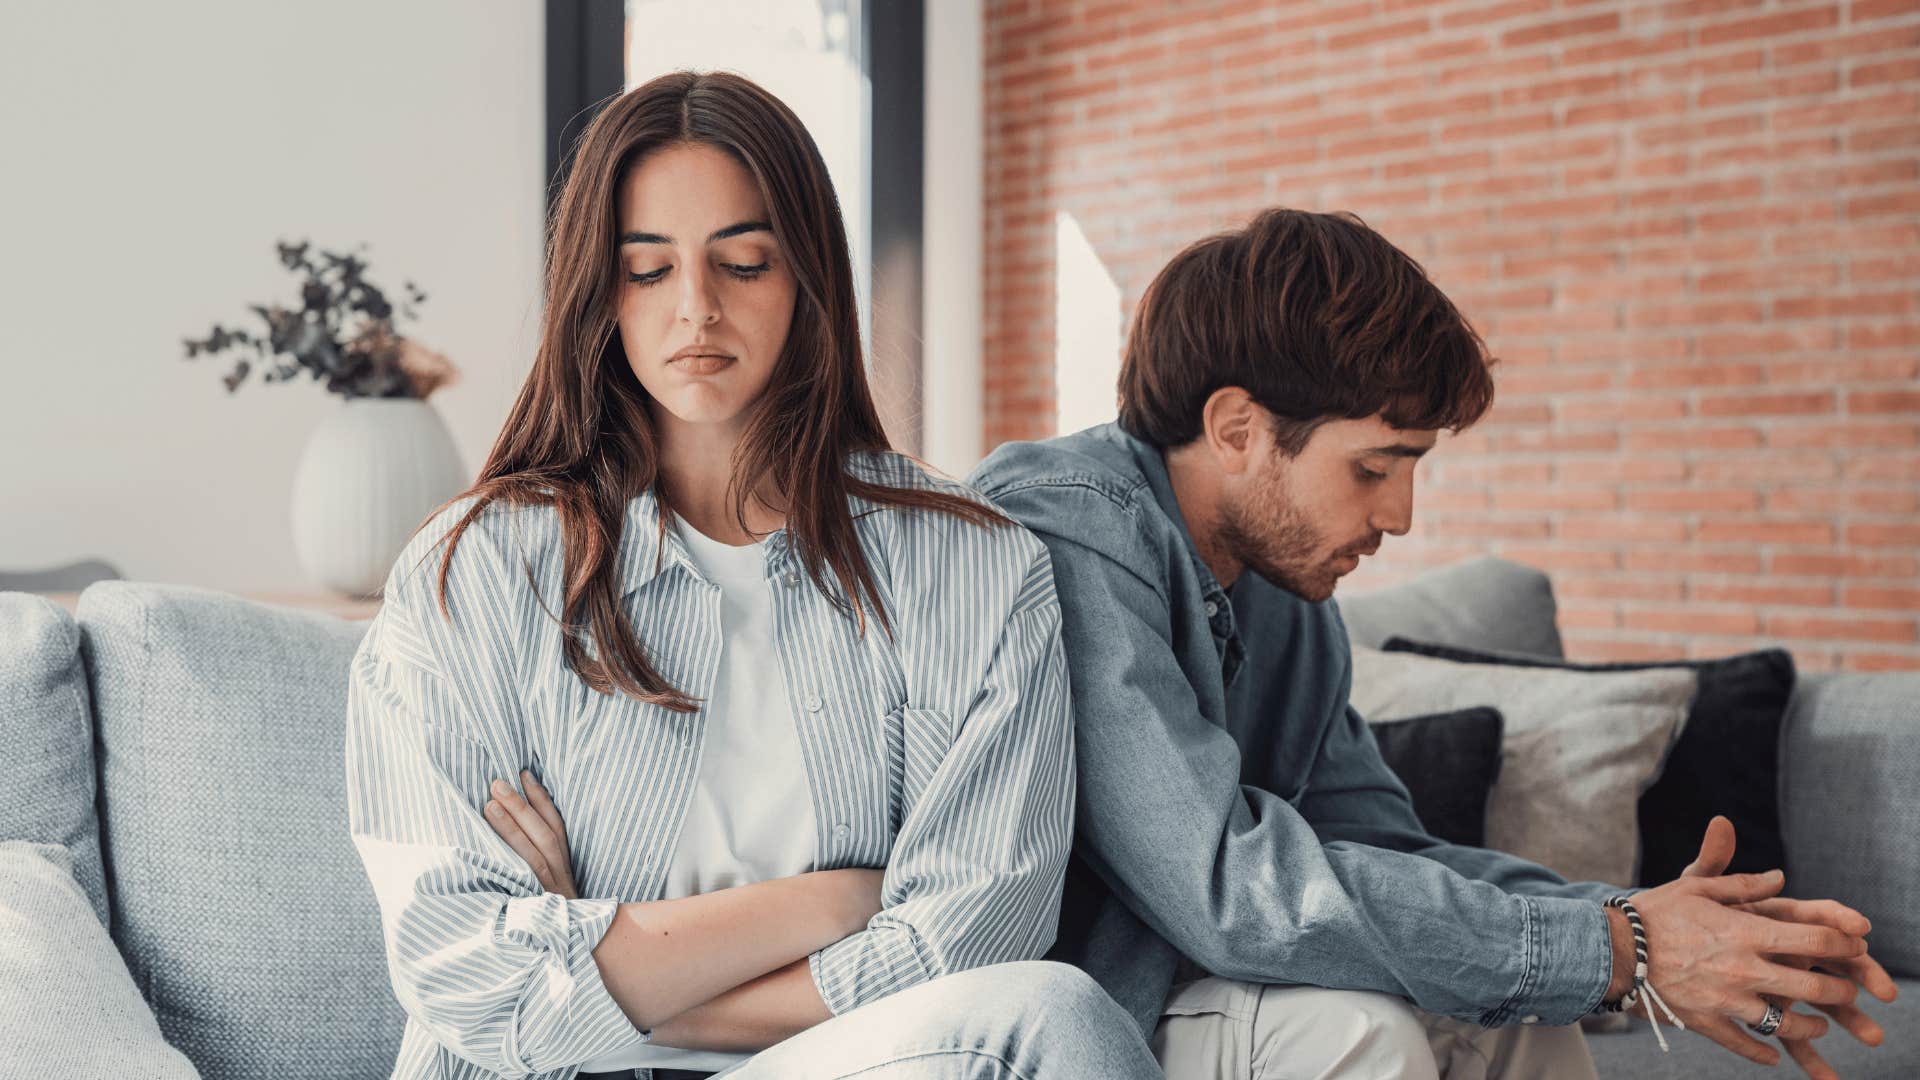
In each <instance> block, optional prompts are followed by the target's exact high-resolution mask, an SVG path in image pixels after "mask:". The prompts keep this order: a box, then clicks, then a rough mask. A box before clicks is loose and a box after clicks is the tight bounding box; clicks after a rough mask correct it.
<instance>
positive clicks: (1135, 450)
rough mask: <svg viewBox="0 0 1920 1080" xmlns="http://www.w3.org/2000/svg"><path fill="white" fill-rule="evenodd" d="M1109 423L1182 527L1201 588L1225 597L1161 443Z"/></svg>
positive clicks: (1170, 515)
mask: <svg viewBox="0 0 1920 1080" xmlns="http://www.w3.org/2000/svg"><path fill="white" fill-rule="evenodd" d="M1108 427H1110V428H1111V429H1112V430H1113V434H1114V436H1115V437H1116V438H1118V439H1119V440H1120V441H1121V443H1122V445H1124V446H1125V447H1126V448H1127V449H1128V450H1129V451H1131V452H1132V454H1133V460H1134V463H1135V464H1136V465H1137V466H1138V467H1139V469H1140V475H1141V476H1143V477H1145V478H1146V481H1147V488H1148V489H1149V490H1151V491H1152V492H1153V501H1154V502H1156V503H1158V504H1159V505H1160V512H1161V513H1163V514H1165V515H1167V520H1169V521H1171V522H1173V527H1174V528H1176V529H1178V530H1180V542H1181V543H1183V544H1185V545H1187V557H1188V558H1190V559H1192V560H1193V569H1194V572H1195V573H1196V574H1198V575H1199V576H1200V588H1201V591H1202V592H1204V593H1206V594H1207V595H1208V596H1209V597H1212V596H1214V595H1215V594H1219V596H1220V597H1221V598H1222V599H1224V598H1225V595H1226V590H1225V589H1224V588H1222V587H1221V585H1220V579H1219V578H1216V577H1214V576H1213V568H1212V567H1210V566H1208V565H1207V560H1205V559H1203V558H1201V557H1200V548H1199V547H1198V546H1197V545H1196V544H1194V542H1193V533H1191V532H1189V531H1188V530H1187V519H1186V517H1185V516H1184V515H1182V514H1181V513H1180V500H1179V499H1178V498H1176V497H1175V496H1174V494H1173V477H1172V476H1170V475H1169V474H1168V473H1167V459H1166V456H1165V455H1164V454H1162V453H1161V452H1160V448H1159V447H1157V446H1155V445H1153V444H1152V443H1149V442H1146V441H1144V440H1142V439H1138V438H1135V437H1134V436H1132V435H1130V434H1128V433H1127V432H1126V431H1125V430H1124V429H1123V428H1121V427H1120V425H1119V424H1109V425H1108ZM1242 572H1243V573H1245V572H1246V571H1242Z"/></svg>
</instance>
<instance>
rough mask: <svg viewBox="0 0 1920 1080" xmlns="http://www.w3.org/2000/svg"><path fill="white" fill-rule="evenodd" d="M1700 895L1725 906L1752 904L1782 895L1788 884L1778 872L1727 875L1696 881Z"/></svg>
mask: <svg viewBox="0 0 1920 1080" xmlns="http://www.w3.org/2000/svg"><path fill="white" fill-rule="evenodd" d="M1694 880H1697V881H1698V882H1699V884H1698V885H1697V886H1696V887H1697V888H1698V889H1699V890H1700V895H1702V896H1705V897H1707V898H1708V899H1710V900H1718V901H1719V902H1721V903H1723V904H1750V903H1752V902H1753V901H1755V900H1770V899H1772V898H1773V897H1775V896H1778V895H1779V894H1780V890H1781V888H1782V887H1783V886H1785V885H1786V883H1787V877H1786V875H1785V874H1783V873H1781V872H1780V871H1778V870H1769V871H1767V872H1766V873H1764V874H1726V875H1724V876H1721V877H1703V878H1697V879H1694Z"/></svg>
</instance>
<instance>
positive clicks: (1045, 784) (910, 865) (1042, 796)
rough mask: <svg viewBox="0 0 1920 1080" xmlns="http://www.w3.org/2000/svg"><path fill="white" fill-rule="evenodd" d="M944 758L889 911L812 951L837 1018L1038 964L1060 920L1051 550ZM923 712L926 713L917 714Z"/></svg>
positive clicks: (1068, 806)
mask: <svg viewBox="0 0 1920 1080" xmlns="http://www.w3.org/2000/svg"><path fill="white" fill-rule="evenodd" d="M1034 550H1035V554H1036V555H1037V557H1038V558H1037V561H1036V562H1035V563H1034V564H1033V565H1032V566H1031V567H1030V568H1029V571H1028V574H1027V578H1026V580H1025V582H1024V583H1023V585H1022V586H1021V588H1020V590H1019V597H1018V599H1017V600H1016V601H1015V602H1014V604H1013V613H1012V615H1011V616H1010V617H1009V618H1008V619H1007V622H1006V624H1005V627H1004V629H1003V630H1002V631H1001V634H1000V637H999V641H998V644H997V646H996V647H995V649H994V654H993V656H992V659H991V660H990V661H989V662H988V665H987V670H986V677H985V679H984V680H983V682H982V684H981V686H980V690H979V692H978V694H977V695H976V696H975V697H974V699H973V702H972V705H971V708H970V709H969V710H968V712H967V715H966V716H965V717H964V718H960V719H959V723H958V725H957V726H958V730H957V731H956V732H955V734H954V737H953V739H952V742H951V744H950V746H949V747H948V749H947V750H946V752H945V754H944V756H941V757H939V758H938V759H937V760H930V755H931V754H933V753H937V752H938V751H937V750H935V749H934V748H931V747H917V746H914V745H912V743H911V741H909V745H907V747H906V750H905V752H906V758H907V760H906V763H905V768H906V769H907V771H908V773H909V776H910V778H911V775H912V774H913V773H914V772H915V771H916V770H919V769H922V768H924V769H926V771H927V776H928V778H927V779H926V780H925V781H924V784H922V783H921V782H920V781H918V780H912V779H910V782H909V787H910V788H915V787H917V788H919V789H920V790H919V793H918V795H917V797H916V798H915V799H914V802H913V805H912V806H911V807H910V808H909V809H908V812H907V814H906V816H905V818H904V819H903V820H902V822H901V825H900V832H899V835H898V836H897V837H896V838H895V840H894V847H893V853H892V855H891V857H890V858H889V859H888V862H887V866H886V872H885V877H884V878H883V880H882V883H881V896H882V901H883V903H884V904H885V905H886V907H885V908H884V909H883V910H882V911H881V912H880V913H879V914H878V915H875V916H874V917H873V919H872V920H871V921H869V922H868V924H867V928H866V929H865V930H862V931H860V932H859V933H856V934H853V935H851V936H849V937H845V938H842V939H841V940H839V941H837V942H835V943H833V944H832V945H829V946H827V947H826V948H824V949H821V950H819V951H818V952H815V953H814V954H813V955H812V956H811V957H810V958H809V966H810V968H811V969H812V973H813V979H814V985H815V987H816V988H817V989H818V990H819V992H820V997H821V999H822V1000H823V1001H825V1002H826V1005H827V1007H828V1008H829V1009H831V1010H832V1011H833V1012H834V1013H835V1014H836V1015H838V1014H840V1013H844V1012H846V1011H848V1010H849V1009H854V1008H857V1007H859V1006H861V1005H864V1004H866V1003H867V1002H870V1001H873V1000H875V999H878V998H882V997H885V996H887V995H888V994H892V993H895V992H897V991H900V990H904V989H906V988H908V987H910V986H913V985H916V984H918V983H920V982H924V981H926V980H928V979H933V978H937V977H939V976H941V975H946V974H950V973H952V972H956V971H965V970H968V969H970V968H976V967H981V966H983V965H986V964H994V963H1000V962H1004V961H1010V960H1031V959H1037V958H1038V957H1040V956H1041V955H1042V954H1044V953H1045V952H1046V950H1047V947H1048V946H1049V945H1051V944H1052V943H1053V939H1054V935H1055V933H1056V931H1057V930H1058V927H1059V917H1060V889H1061V883H1062V881H1063V880H1064V878H1065V874H1066V866H1067V856H1068V853H1069V851H1070V850H1071V848H1072V844H1073V799H1074V775H1073V719H1072V714H1071V711H1070V707H1069V704H1068V698H1067V672H1066V658H1065V656H1064V655H1063V653H1062V650H1061V646H1060V606H1059V604H1058V602H1057V601H1056V600H1055V598H1054V591H1053V578H1052V575H1051V573H1050V572H1049V570H1048V566H1047V557H1046V553H1045V552H1044V551H1041V550H1040V549H1039V548H1038V546H1037V545H1036V546H1035V549H1034ZM921 719H922V720H923V721H924V719H925V718H921Z"/></svg>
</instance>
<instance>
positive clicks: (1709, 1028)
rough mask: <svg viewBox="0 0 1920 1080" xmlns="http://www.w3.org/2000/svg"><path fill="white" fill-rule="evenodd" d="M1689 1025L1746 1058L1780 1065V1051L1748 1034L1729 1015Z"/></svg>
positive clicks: (1764, 1063)
mask: <svg viewBox="0 0 1920 1080" xmlns="http://www.w3.org/2000/svg"><path fill="white" fill-rule="evenodd" d="M1688 1026H1689V1027H1691V1028H1692V1029H1693V1030H1695V1031H1697V1032H1699V1033H1700V1034H1702V1035H1705V1036H1706V1037H1707V1038H1709V1039H1712V1040H1713V1041H1714V1042H1717V1043H1719V1044H1720V1045H1721V1046H1724V1047H1726V1048H1727V1049H1728V1050H1731V1051H1733V1052H1734V1053H1736V1054H1739V1055H1740V1056H1741V1057H1743V1058H1746V1059H1747V1060H1748V1061H1754V1062H1758V1063H1760V1064H1762V1065H1778V1064H1779V1063H1780V1053H1779V1051H1777V1050H1775V1049H1774V1048H1773V1047H1771V1046H1768V1045H1767V1044H1766V1043H1763V1042H1761V1041H1760V1040H1758V1039H1756V1038H1754V1037H1753V1036H1751V1035H1748V1034H1747V1033H1746V1032H1745V1031H1744V1030H1742V1029H1741V1028H1740V1027H1738V1026H1737V1025H1735V1024H1734V1022H1733V1021H1732V1020H1731V1019H1728V1018H1727V1017H1724V1016H1716V1017H1713V1018H1712V1019H1710V1020H1703V1021H1701V1022H1699V1023H1697V1024H1689V1025H1688Z"/></svg>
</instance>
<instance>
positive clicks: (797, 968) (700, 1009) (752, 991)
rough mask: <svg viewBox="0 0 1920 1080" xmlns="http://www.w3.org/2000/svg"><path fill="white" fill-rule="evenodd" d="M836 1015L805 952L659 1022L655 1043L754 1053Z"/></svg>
mask: <svg viewBox="0 0 1920 1080" xmlns="http://www.w3.org/2000/svg"><path fill="white" fill-rule="evenodd" d="M832 1017H833V1013H832V1012H831V1011H829V1010H828V1008H827V1003H826V1002H824V1001H822V1000H821V999H820V991H819V990H817V989H815V988H814V985H813V974H812V973H811V972H809V971H808V970H807V958H806V957H804V956H803V957H801V958H800V959H798V960H795V961H794V962H793V963H791V964H788V965H787V966H786V967H783V968H781V969H779V970H778V971H772V972H768V973H767V974H765V975H762V976H760V977H759V978H757V979H753V980H751V981H749V982H745V983H742V984H740V985H739V986H736V987H734V988H733V989H731V990H728V991H727V992H725V993H723V994H721V995H720V996H719V997H716V998H714V999H713V1000H712V1001H708V1002H704V1003H702V1004H699V1005H695V1006H694V1007H693V1008H691V1009H688V1010H687V1011H686V1012H683V1013H681V1014H680V1015H679V1016H676V1017H674V1018H673V1019H671V1020H668V1021H666V1022H664V1023H662V1024H659V1025H656V1026H655V1027H654V1029H653V1042H654V1044H655V1045H658V1046H673V1047H678V1048H680V1049H682V1050H727V1051H734V1052H738V1053H743V1054H752V1053H758V1052H760V1051H762V1050H765V1049H766V1048H767V1047H769V1046H772V1045H773V1044H774V1043H777V1042H779V1041H781V1040H782V1039H785V1038H788V1037H790V1036H793V1035H798V1034H800V1033H801V1032H803V1031H805V1030H807V1029H808V1028H810V1027H812V1026H814V1025H815V1024H818V1023H820V1022H822V1021H824V1020H829V1019H832Z"/></svg>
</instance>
